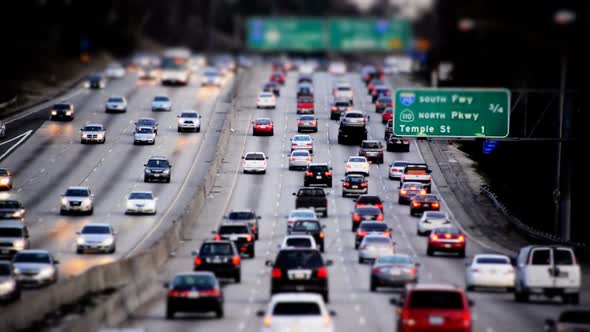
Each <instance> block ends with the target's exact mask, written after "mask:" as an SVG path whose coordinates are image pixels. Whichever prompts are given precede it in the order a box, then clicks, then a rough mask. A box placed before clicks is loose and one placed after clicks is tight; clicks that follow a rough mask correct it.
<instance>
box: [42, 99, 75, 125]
mask: <svg viewBox="0 0 590 332" xmlns="http://www.w3.org/2000/svg"><path fill="white" fill-rule="evenodd" d="M75 113H76V110H75V109H74V104H72V103H58V104H55V105H53V107H52V108H51V111H50V113H49V114H50V115H49V119H50V120H68V121H72V120H74V114H75Z"/></svg>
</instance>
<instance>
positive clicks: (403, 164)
mask: <svg viewBox="0 0 590 332" xmlns="http://www.w3.org/2000/svg"><path fill="white" fill-rule="evenodd" d="M407 164H408V163H405V162H401V161H396V162H394V163H393V165H392V166H395V167H406V165H407Z"/></svg>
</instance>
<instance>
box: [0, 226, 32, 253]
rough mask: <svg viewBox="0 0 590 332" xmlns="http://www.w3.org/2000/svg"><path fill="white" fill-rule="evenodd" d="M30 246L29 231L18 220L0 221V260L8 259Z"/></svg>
mask: <svg viewBox="0 0 590 332" xmlns="http://www.w3.org/2000/svg"><path fill="white" fill-rule="evenodd" d="M30 245H31V242H30V240H29V229H28V228H27V226H26V225H25V223H24V222H22V221H20V220H0V259H2V258H4V257H7V258H10V257H12V256H13V255H14V254H16V253H18V252H19V251H21V250H24V249H28V248H29V246H30Z"/></svg>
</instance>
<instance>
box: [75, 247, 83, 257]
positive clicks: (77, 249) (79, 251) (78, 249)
mask: <svg viewBox="0 0 590 332" xmlns="http://www.w3.org/2000/svg"><path fill="white" fill-rule="evenodd" d="M83 253H84V250H82V249H81V248H76V254H78V255H81V254H83Z"/></svg>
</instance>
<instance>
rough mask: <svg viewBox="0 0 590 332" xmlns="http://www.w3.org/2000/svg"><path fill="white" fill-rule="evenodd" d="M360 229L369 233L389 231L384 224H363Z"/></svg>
mask: <svg viewBox="0 0 590 332" xmlns="http://www.w3.org/2000/svg"><path fill="white" fill-rule="evenodd" d="M360 228H361V229H362V230H364V231H368V232H384V231H386V230H387V224H385V223H382V222H379V223H377V222H363V223H361V226H360Z"/></svg>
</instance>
